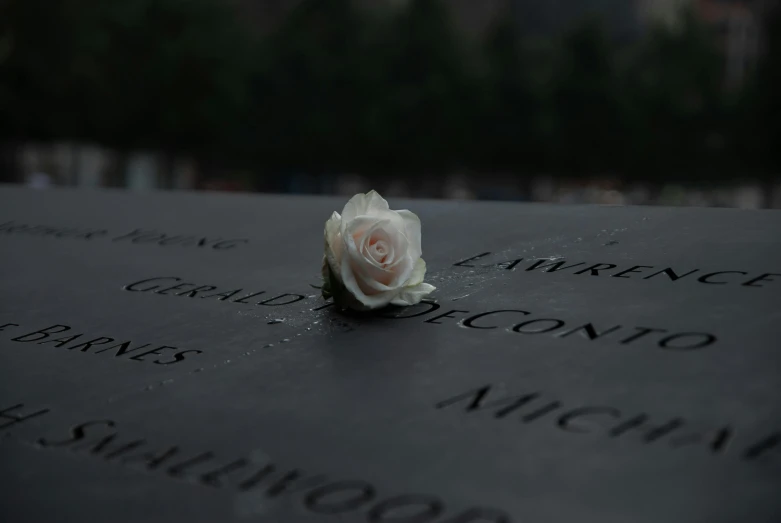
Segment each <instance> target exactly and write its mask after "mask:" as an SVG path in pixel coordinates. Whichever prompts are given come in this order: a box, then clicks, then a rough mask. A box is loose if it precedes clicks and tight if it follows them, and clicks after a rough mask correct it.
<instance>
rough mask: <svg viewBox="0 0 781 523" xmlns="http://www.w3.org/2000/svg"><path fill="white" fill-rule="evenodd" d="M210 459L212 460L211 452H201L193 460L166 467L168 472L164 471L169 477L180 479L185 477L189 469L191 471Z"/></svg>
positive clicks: (212, 454)
mask: <svg viewBox="0 0 781 523" xmlns="http://www.w3.org/2000/svg"><path fill="white" fill-rule="evenodd" d="M212 458H214V453H213V452H203V453H201V454H198V455H197V456H195V457H193V458H190V459H188V460H185V461H182V462H181V463H177V464H176V465H172V466H170V467H168V470H166V472H167V473H168V475H169V476H173V477H175V478H176V477H182V476H184V475H185V473H186V472H188V471H189V469H192V468H194V467H196V466H198V465H200V464H201V463H204V462H206V461H211V460H212Z"/></svg>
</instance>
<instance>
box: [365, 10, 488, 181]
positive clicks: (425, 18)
mask: <svg viewBox="0 0 781 523" xmlns="http://www.w3.org/2000/svg"><path fill="white" fill-rule="evenodd" d="M383 35H384V38H383V41H382V46H381V49H380V52H378V53H377V54H376V56H377V57H378V59H379V60H380V61H381V63H383V64H385V66H384V75H383V76H384V77H383V80H384V85H383V89H382V91H383V92H382V96H381V98H379V99H378V100H377V102H378V104H379V105H378V106H376V107H375V109H374V110H373V114H374V115H376V116H375V117H376V118H377V121H381V122H384V124H383V125H385V126H387V127H386V129H387V131H386V133H387V134H384V135H383V136H381V140H380V141H379V142H378V143H377V145H376V147H375V148H374V150H373V159H374V161H375V163H376V164H378V165H382V166H384V167H387V168H390V169H395V170H396V171H397V172H398V171H406V172H408V173H410V174H412V173H415V172H429V173H432V174H434V173H437V172H444V171H446V170H448V169H451V168H455V167H459V166H461V165H463V164H464V163H465V162H466V160H467V158H468V156H469V153H468V150H469V149H470V148H472V147H473V146H474V144H473V143H472V142H473V140H474V139H475V136H476V135H478V133H479V132H480V129H476V128H475V125H474V123H475V121H474V116H475V114H474V112H473V111H474V109H475V106H476V83H475V78H474V75H473V74H472V71H473V69H472V65H471V64H472V62H471V60H472V57H471V56H470V55H469V54H467V50H466V49H465V48H464V47H463V42H464V39H463V38H461V37H460V36H459V35H458V33H457V32H456V31H455V29H454V27H453V25H452V23H451V21H450V17H449V11H448V9H447V7H446V6H445V5H444V4H443V3H442V2H441V1H440V0H410V2H409V3H408V5H407V6H406V8H405V9H404V10H402V11H401V12H400V13H399V14H398V15H397V16H396V17H394V18H393V19H392V20H391V23H390V24H389V25H388V27H387V28H386V30H385V32H384V33H383Z"/></svg>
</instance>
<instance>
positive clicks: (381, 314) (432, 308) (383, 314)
mask: <svg viewBox="0 0 781 523" xmlns="http://www.w3.org/2000/svg"><path fill="white" fill-rule="evenodd" d="M421 305H423V306H425V305H428V307H429V308H428V310H425V311H423V312H416V313H415V314H402V313H404V312H409V311H410V310H413V309H415V308H416V307H418V306H421ZM437 309H439V304H438V303H434V302H432V301H421V302H420V303H418V304H417V305H413V306H411V307H394V308H391V307H389V308H388V309H386V310H383V311H382V312H379V313H378V314H377V316H379V317H381V318H393V319H402V318H416V317H418V316H425V315H426V314H429V313H431V312H434V311H435V310H437ZM392 312H398V314H391V313H392Z"/></svg>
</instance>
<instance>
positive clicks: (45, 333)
mask: <svg viewBox="0 0 781 523" xmlns="http://www.w3.org/2000/svg"><path fill="white" fill-rule="evenodd" d="M54 329H57V330H54ZM69 330H71V328H70V327H68V326H67V325H52V326H51V327H46V328H45V329H41V330H39V331H33V332H31V333H29V334H22V335H21V336H17V337H16V338H11V341H18V342H20V343H29V342H31V341H38V340H43V339H45V338H48V337H49V336H50V335H51V334H57V333H58V332H65V331H69ZM36 335H39V336H37V337H34V338H30V337H31V336H36ZM28 338H30V339H28Z"/></svg>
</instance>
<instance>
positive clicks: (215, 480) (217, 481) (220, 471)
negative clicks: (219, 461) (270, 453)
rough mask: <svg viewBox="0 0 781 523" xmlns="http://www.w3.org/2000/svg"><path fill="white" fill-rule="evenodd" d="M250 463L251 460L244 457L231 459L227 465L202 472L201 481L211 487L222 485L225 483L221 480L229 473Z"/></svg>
mask: <svg viewBox="0 0 781 523" xmlns="http://www.w3.org/2000/svg"><path fill="white" fill-rule="evenodd" d="M248 464H249V461H247V460H246V459H244V458H241V459H237V460H235V461H231V462H230V463H228V464H227V465H223V466H222V467H219V468H217V469H215V470H212V471H210V472H207V473H205V474H202V475H201V483H203V484H204V485H209V486H210V487H221V486H222V485H223V484H222V480H221V478H222V477H224V476H227V475H228V474H231V473H233V472H235V471H237V470H241V469H243V468H244V467H246V466H247V465H248Z"/></svg>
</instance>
